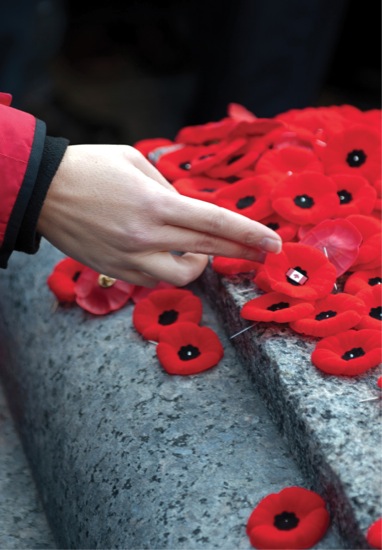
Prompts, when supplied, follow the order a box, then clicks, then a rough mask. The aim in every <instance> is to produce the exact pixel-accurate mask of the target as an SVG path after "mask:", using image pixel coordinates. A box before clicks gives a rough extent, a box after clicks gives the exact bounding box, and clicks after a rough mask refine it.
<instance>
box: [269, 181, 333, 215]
mask: <svg viewBox="0 0 382 550" xmlns="http://www.w3.org/2000/svg"><path fill="white" fill-rule="evenodd" d="M272 208H273V209H274V210H275V211H276V212H277V213H278V214H280V216H282V217H283V218H285V219H286V220H288V221H290V222H292V223H297V224H300V225H307V224H316V223H319V222H320V221H322V220H325V219H326V218H333V217H334V216H335V215H336V213H337V211H338V209H339V200H338V195H337V188H336V185H335V183H334V181H333V180H332V179H331V178H329V177H328V176H325V175H324V174H319V173H317V172H302V173H301V174H292V175H291V176H287V177H286V178H284V179H283V180H282V181H281V182H280V183H279V184H278V185H277V186H276V187H275V189H274V191H273V195H272Z"/></svg>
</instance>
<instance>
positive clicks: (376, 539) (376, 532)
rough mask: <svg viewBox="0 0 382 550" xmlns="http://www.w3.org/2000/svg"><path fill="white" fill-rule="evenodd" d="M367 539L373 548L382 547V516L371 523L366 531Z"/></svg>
mask: <svg viewBox="0 0 382 550" xmlns="http://www.w3.org/2000/svg"><path fill="white" fill-rule="evenodd" d="M366 540H367V542H368V543H369V544H370V546H371V547H372V548H377V549H381V548H382V518H379V519H377V520H376V521H375V522H374V523H372V524H371V525H370V527H369V529H368V530H367V533H366Z"/></svg>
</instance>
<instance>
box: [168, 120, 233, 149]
mask: <svg viewBox="0 0 382 550" xmlns="http://www.w3.org/2000/svg"><path fill="white" fill-rule="evenodd" d="M234 126H235V121H234V120H233V119H231V118H229V117H226V118H223V119H222V120H219V121H217V122H207V123H206V124H197V125H194V126H185V127H184V128H182V129H181V130H179V132H178V133H177V135H176V137H175V141H176V142H177V143H187V144H191V145H208V144H210V143H219V142H220V141H222V140H225V139H227V137H228V134H229V133H230V131H231V130H232V128H234Z"/></svg>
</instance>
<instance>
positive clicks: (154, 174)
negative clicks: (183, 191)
mask: <svg viewBox="0 0 382 550" xmlns="http://www.w3.org/2000/svg"><path fill="white" fill-rule="evenodd" d="M135 153H137V154H135ZM130 161H131V162H132V164H133V165H134V166H135V167H136V168H137V169H138V170H140V171H141V172H142V173H143V174H145V176H147V177H148V178H150V179H152V180H154V181H156V182H157V183H160V184H161V185H163V187H166V189H168V190H169V191H173V192H175V193H178V192H177V191H176V189H175V188H174V187H173V186H172V185H171V183H169V182H168V181H167V180H166V178H165V177H164V176H162V174H161V173H160V172H159V171H158V170H157V169H156V168H155V166H153V165H152V164H151V162H150V161H148V160H147V159H146V158H145V157H144V156H143V155H142V154H141V153H140V152H139V151H137V150H136V149H134V154H133V155H132V157H131V158H130Z"/></svg>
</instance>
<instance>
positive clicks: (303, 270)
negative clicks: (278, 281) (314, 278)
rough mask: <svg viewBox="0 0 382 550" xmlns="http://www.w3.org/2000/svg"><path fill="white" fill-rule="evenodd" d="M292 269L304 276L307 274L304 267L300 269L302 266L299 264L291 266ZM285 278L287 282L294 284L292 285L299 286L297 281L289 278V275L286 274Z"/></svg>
mask: <svg viewBox="0 0 382 550" xmlns="http://www.w3.org/2000/svg"><path fill="white" fill-rule="evenodd" d="M292 269H293V270H294V271H298V273H300V274H301V275H303V276H304V277H307V276H308V272H307V271H305V269H302V267H300V266H296V267H293V268H292ZM286 280H287V281H288V283H290V284H291V285H294V286H300V283H299V282H298V281H294V280H293V279H291V278H290V277H288V276H287V278H286Z"/></svg>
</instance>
